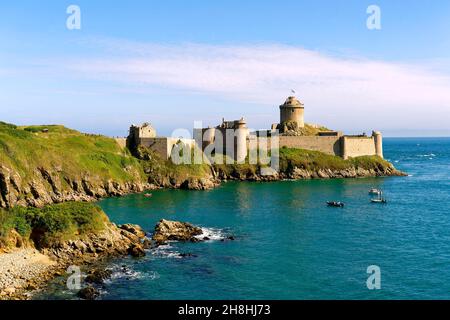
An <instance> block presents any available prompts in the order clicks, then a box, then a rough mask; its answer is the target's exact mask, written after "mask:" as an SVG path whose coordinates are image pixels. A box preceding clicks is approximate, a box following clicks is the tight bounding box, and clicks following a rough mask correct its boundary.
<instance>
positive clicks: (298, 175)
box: [217, 167, 406, 182]
mask: <svg viewBox="0 0 450 320" xmlns="http://www.w3.org/2000/svg"><path fill="white" fill-rule="evenodd" d="M217 176H218V177H219V179H220V180H222V181H228V180H232V181H261V182H269V181H279V180H286V179H288V180H304V179H337V178H366V177H388V176H406V174H405V173H403V172H401V171H399V170H397V169H395V168H394V167H380V168H378V167H377V168H373V169H363V168H356V167H350V168H347V169H317V170H308V169H302V168H297V167H294V168H290V169H289V170H287V171H284V172H280V173H276V174H274V175H267V176H265V175H261V174H259V173H256V172H252V171H247V172H245V171H244V172H239V171H236V170H234V171H231V172H227V171H225V170H223V169H222V168H218V169H217Z"/></svg>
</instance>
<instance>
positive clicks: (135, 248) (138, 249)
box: [128, 244, 145, 258]
mask: <svg viewBox="0 0 450 320" xmlns="http://www.w3.org/2000/svg"><path fill="white" fill-rule="evenodd" d="M128 253H129V254H130V255H131V256H132V257H136V258H140V257H144V256H145V250H144V248H143V246H142V245H140V244H133V245H131V246H130V248H128Z"/></svg>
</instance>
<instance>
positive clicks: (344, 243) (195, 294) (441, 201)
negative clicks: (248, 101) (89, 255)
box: [38, 138, 450, 299]
mask: <svg viewBox="0 0 450 320" xmlns="http://www.w3.org/2000/svg"><path fill="white" fill-rule="evenodd" d="M384 149H385V157H386V159H388V160H390V161H392V162H393V163H394V164H395V166H396V167H397V168H398V169H400V170H403V171H405V172H407V173H408V174H409V175H410V176H408V177H390V178H370V179H353V180H352V179H350V180H343V179H338V180H313V181H295V182H294V181H283V182H274V183H250V182H248V183H247V182H244V183H237V182H232V183H225V184H223V185H222V186H221V187H220V188H217V189H215V190H211V191H180V190H161V191H155V192H153V197H152V198H145V197H143V196H142V195H130V196H127V197H124V198H111V199H106V200H103V201H101V202H100V204H101V206H102V207H103V209H104V210H105V211H106V212H107V213H108V215H109V217H110V218H111V220H113V221H114V222H116V223H119V224H120V223H136V224H139V225H141V226H143V227H144V228H145V229H146V230H147V231H148V232H151V231H152V230H153V228H154V226H155V224H156V223H157V222H158V221H159V220H160V219H162V218H165V219H170V220H181V221H188V222H191V223H193V224H196V225H199V226H202V227H204V228H208V230H209V232H211V235H212V238H213V239H215V240H211V241H207V242H204V243H195V244H192V243H171V244H170V245H168V246H165V247H162V248H159V249H158V250H156V251H149V252H148V254H147V256H146V257H145V258H141V259H134V258H125V259H120V260H115V261H112V262H111V265H110V267H111V268H113V269H114V270H115V272H114V276H113V279H112V280H110V281H108V282H107V283H106V285H105V287H104V289H103V294H102V297H101V298H102V299H443V298H445V299H450V280H449V279H450V210H449V205H450V139H444V138H407V139H406V138H402V139H400V138H398V139H397V138H391V139H385V143H384ZM372 187H376V188H381V189H383V190H384V192H385V196H386V197H387V200H388V204H387V205H377V204H372V203H370V196H369V195H368V190H369V189H370V188H372ZM327 200H339V201H344V202H345V203H346V206H345V208H329V207H327V206H326V205H325V202H326V201H327ZM228 235H233V236H234V237H236V240H235V241H220V238H221V237H223V236H225V237H226V236H228ZM179 253H191V254H192V255H193V256H191V257H185V258H180V257H179ZM122 265H126V266H127V268H126V270H125V271H123V270H122ZM370 265H377V266H379V267H380V269H381V289H380V290H368V289H367V286H366V280H367V277H368V276H369V275H368V274H367V272H366V271H367V267H368V266H370ZM73 297H74V294H73V293H71V292H70V291H67V289H65V288H64V286H63V285H61V279H57V280H55V281H54V282H53V283H52V285H51V286H50V287H49V289H48V290H46V291H45V292H43V293H42V294H41V295H39V296H38V298H43V299H60V298H65V299H67V298H68V299H70V298H73Z"/></svg>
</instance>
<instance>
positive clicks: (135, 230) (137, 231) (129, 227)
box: [119, 224, 146, 239]
mask: <svg viewBox="0 0 450 320" xmlns="http://www.w3.org/2000/svg"><path fill="white" fill-rule="evenodd" d="M119 229H122V230H126V231H128V232H130V233H132V234H134V235H135V236H136V237H138V238H141V239H142V238H144V237H145V235H146V232H145V231H144V230H143V229H142V228H141V227H140V226H138V225H136V224H123V225H121V226H119Z"/></svg>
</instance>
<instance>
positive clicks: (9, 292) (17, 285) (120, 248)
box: [0, 222, 148, 300]
mask: <svg viewBox="0 0 450 320" xmlns="http://www.w3.org/2000/svg"><path fill="white" fill-rule="evenodd" d="M145 240H148V239H147V238H145V232H144V231H143V230H142V228H141V227H139V226H137V225H130V224H128V225H123V226H116V225H115V224H113V223H109V222H108V223H106V225H105V228H104V230H102V231H100V232H98V233H89V234H88V235H86V236H83V237H82V238H80V239H76V240H69V241H65V242H63V243H59V244H56V245H54V246H52V247H51V248H41V249H40V250H39V252H38V253H37V251H36V250H34V249H33V250H34V251H33V250H31V249H24V248H20V249H19V248H17V249H16V250H18V251H17V254H16V253H15V252H13V253H12V255H8V254H5V255H4V256H2V259H4V260H7V259H8V258H9V257H11V262H10V264H8V268H7V270H6V271H8V270H9V271H10V273H11V277H12V278H6V279H7V280H8V282H7V283H5V284H3V283H2V280H1V279H2V278H1V277H0V300H1V299H28V298H30V296H29V291H32V290H35V289H37V288H40V287H42V286H43V285H45V284H46V282H47V281H48V280H50V279H51V278H53V277H55V276H59V275H62V274H64V273H65V272H66V269H67V267H68V266H71V265H77V266H80V265H84V264H97V263H100V262H101V261H103V260H105V259H108V258H112V257H117V256H125V255H129V254H130V255H133V256H136V257H142V256H144V255H145V249H144V241H145ZM136 252H137V253H136ZM21 254H22V255H23V257H22V255H21ZM16 256H17V257H18V258H17V259H16V258H15V257H16ZM36 257H39V261H36V262H35V263H32V264H31V262H32V261H34V260H37V258H36ZM13 258H14V259H13ZM44 258H45V259H48V261H49V262H48V263H45V264H43V263H41V260H43V259H44ZM33 259H34V260H33ZM23 261H30V265H29V266H28V265H24V263H23ZM50 261H51V263H50ZM16 267H17V268H18V269H17V270H15V268H16ZM38 267H39V268H38ZM19 268H20V269H19ZM1 269H2V266H1V265H0V270H1ZM15 272H16V273H20V274H21V276H20V277H16V276H14V277H13V275H14V274H15ZM110 276H111V272H110V271H109V270H103V269H96V270H93V271H91V272H89V273H88V276H87V277H86V282H87V283H92V284H100V283H102V282H103V281H104V280H106V279H107V278H109V277H110ZM22 279H26V281H24V280H22ZM88 288H89V287H88ZM85 289H86V290H85ZM85 289H83V290H85V291H83V290H82V291H83V292H80V294H81V295H83V299H84V297H85V298H86V299H91V298H95V297H96V295H91V293H92V292H90V291H89V290H90V289H87V288H85ZM5 290H6V291H5ZM13 291H14V292H13ZM91 291H92V290H91Z"/></svg>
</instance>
